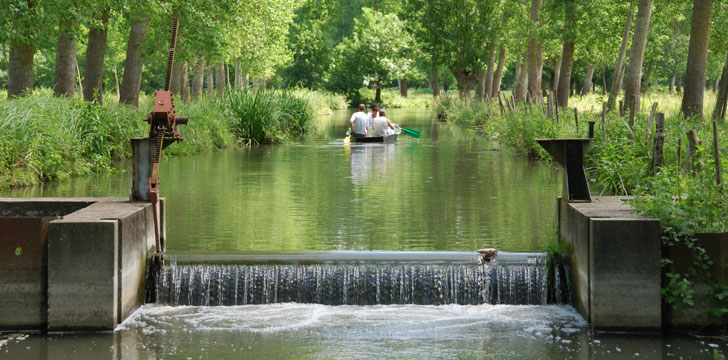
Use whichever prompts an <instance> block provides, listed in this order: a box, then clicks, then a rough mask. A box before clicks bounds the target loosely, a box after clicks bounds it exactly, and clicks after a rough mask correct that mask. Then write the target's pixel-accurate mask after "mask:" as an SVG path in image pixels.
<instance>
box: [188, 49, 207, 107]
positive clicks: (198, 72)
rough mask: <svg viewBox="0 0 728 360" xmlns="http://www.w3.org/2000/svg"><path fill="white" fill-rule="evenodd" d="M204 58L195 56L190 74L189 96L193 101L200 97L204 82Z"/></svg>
mask: <svg viewBox="0 0 728 360" xmlns="http://www.w3.org/2000/svg"><path fill="white" fill-rule="evenodd" d="M204 78H205V57H204V56H197V61H196V62H195V66H194V71H193V72H192V87H191V89H190V95H191V96H192V98H193V99H198V98H199V97H200V95H202V86H203V85H204V82H205V79H204Z"/></svg>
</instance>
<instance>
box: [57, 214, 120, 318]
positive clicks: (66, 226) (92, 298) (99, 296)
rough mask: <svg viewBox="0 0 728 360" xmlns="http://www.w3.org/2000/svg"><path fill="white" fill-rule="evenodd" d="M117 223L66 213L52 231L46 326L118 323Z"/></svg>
mask: <svg viewBox="0 0 728 360" xmlns="http://www.w3.org/2000/svg"><path fill="white" fill-rule="evenodd" d="M118 248H119V237H118V223H117V221H115V220H94V221H92V220H79V219H76V220H73V219H70V220H69V219H63V220H56V221H53V222H51V224H50V227H49V234H48V330H106V329H113V328H114V327H115V326H116V324H117V323H118V316H117V306H118V273H117V269H118Z"/></svg>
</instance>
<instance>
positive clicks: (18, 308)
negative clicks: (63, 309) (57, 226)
mask: <svg viewBox="0 0 728 360" xmlns="http://www.w3.org/2000/svg"><path fill="white" fill-rule="evenodd" d="M53 219H56V218H55V217H41V218H0V319H1V320H0V330H2V329H17V328H21V329H34V330H40V329H45V328H46V313H47V301H46V296H45V295H46V294H45V292H46V287H47V277H46V271H47V268H48V257H47V255H46V254H47V252H46V239H47V235H48V222H50V221H51V220H53ZM13 234H16V235H13Z"/></svg>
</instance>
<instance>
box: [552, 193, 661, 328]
mask: <svg viewBox="0 0 728 360" xmlns="http://www.w3.org/2000/svg"><path fill="white" fill-rule="evenodd" d="M558 204H559V205H558V206H559V234H560V235H561V237H562V238H563V239H564V241H567V242H568V244H569V245H570V247H571V254H570V255H571V269H572V280H573V288H574V296H575V299H574V306H575V307H576V309H577V310H578V311H579V312H580V313H581V314H582V315H583V316H584V318H585V319H587V320H588V321H589V322H590V323H591V324H592V326H593V327H594V328H595V329H598V330H657V329H659V328H660V326H661V301H660V258H661V250H660V224H659V221H657V220H655V219H649V218H646V217H644V216H641V215H639V214H637V213H636V212H635V211H634V210H633V209H632V208H631V207H630V206H629V205H627V204H626V203H625V202H624V201H623V199H621V198H618V197H608V196H599V197H594V198H593V199H592V202H590V203H568V202H566V201H563V200H560V201H559V203H558Z"/></svg>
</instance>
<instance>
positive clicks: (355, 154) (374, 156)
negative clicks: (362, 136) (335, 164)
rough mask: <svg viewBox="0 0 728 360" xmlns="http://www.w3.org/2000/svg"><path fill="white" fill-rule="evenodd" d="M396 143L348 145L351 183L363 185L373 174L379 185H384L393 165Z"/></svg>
mask: <svg viewBox="0 0 728 360" xmlns="http://www.w3.org/2000/svg"><path fill="white" fill-rule="evenodd" d="M395 147H396V144H361V145H352V146H350V147H349V151H350V163H351V183H352V184H353V185H358V186H363V185H365V184H366V183H367V182H368V181H369V179H370V178H371V177H372V176H374V177H375V180H377V182H378V184H377V185H380V186H386V179H387V178H388V174H389V171H390V170H391V169H392V168H393V167H394V165H395V156H394V152H395V150H396V148H395Z"/></svg>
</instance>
